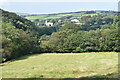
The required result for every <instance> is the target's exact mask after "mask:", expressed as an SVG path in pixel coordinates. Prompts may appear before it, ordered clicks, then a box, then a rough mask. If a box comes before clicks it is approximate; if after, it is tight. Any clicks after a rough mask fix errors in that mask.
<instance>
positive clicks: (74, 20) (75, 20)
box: [71, 19, 79, 23]
mask: <svg viewBox="0 0 120 80" xmlns="http://www.w3.org/2000/svg"><path fill="white" fill-rule="evenodd" d="M71 21H72V22H76V23H79V20H78V19H72V20H71Z"/></svg>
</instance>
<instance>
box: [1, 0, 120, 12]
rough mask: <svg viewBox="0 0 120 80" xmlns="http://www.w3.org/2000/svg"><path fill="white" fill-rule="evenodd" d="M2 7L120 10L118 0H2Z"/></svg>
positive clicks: (16, 9)
mask: <svg viewBox="0 0 120 80" xmlns="http://www.w3.org/2000/svg"><path fill="white" fill-rule="evenodd" d="M0 8H2V9H4V10H7V11H11V12H20V13H32V14H33V13H35V14H48V13H61V12H73V11H81V10H114V11H117V10H118V0H0Z"/></svg>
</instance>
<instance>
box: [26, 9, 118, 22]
mask: <svg viewBox="0 0 120 80" xmlns="http://www.w3.org/2000/svg"><path fill="white" fill-rule="evenodd" d="M115 13H117V12H116V11H101V10H96V11H78V12H67V13H56V14H32V15H27V16H26V15H24V17H25V18H26V19H28V20H31V21H34V20H36V19H40V20H47V19H59V18H63V17H70V19H74V18H80V17H82V16H94V15H107V14H109V15H110V14H115Z"/></svg>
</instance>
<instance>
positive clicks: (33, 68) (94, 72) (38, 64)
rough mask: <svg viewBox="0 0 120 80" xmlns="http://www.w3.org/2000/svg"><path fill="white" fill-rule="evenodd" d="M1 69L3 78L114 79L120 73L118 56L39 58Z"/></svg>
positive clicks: (35, 56)
mask: <svg viewBox="0 0 120 80" xmlns="http://www.w3.org/2000/svg"><path fill="white" fill-rule="evenodd" d="M1 66H2V69H3V75H2V77H3V78H41V77H42V78H82V77H96V78H102V77H105V78H106V77H108V78H114V77H117V73H118V53H116V52H100V53H81V54H77V53H65V54H63V53H61V54H60V53H59V54H57V53H47V54H35V55H28V56H24V57H21V58H18V59H17V60H13V61H9V62H6V63H4V64H2V65H1Z"/></svg>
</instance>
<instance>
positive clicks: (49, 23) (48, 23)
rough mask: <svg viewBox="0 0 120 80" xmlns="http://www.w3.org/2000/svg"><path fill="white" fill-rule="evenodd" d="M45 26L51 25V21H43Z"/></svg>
mask: <svg viewBox="0 0 120 80" xmlns="http://www.w3.org/2000/svg"><path fill="white" fill-rule="evenodd" d="M45 25H46V26H53V23H51V22H47V21H45Z"/></svg>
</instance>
